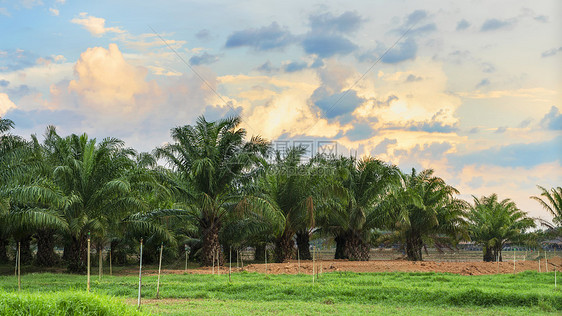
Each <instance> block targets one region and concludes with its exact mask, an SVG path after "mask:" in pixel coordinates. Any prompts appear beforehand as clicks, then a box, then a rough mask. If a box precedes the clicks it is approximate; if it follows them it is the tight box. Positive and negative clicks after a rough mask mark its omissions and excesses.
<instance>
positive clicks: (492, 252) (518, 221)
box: [467, 193, 535, 261]
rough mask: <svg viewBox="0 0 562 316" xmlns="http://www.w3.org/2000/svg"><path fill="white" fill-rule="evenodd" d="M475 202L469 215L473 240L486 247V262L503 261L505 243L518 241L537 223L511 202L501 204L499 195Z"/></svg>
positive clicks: (504, 201)
mask: <svg viewBox="0 0 562 316" xmlns="http://www.w3.org/2000/svg"><path fill="white" fill-rule="evenodd" d="M473 198H474V205H473V206H471V208H470V211H469V212H468V214H467V219H468V222H469V234H470V238H471V239H472V240H473V241H474V242H475V243H476V244H479V245H481V246H482V248H483V249H482V250H483V257H484V261H495V260H499V261H502V248H503V246H504V245H505V243H506V242H510V241H511V242H514V241H516V240H518V239H519V237H520V236H521V235H522V234H523V233H524V232H525V230H526V229H528V228H532V227H535V223H534V221H533V219H532V218H529V217H527V213H525V212H523V211H521V210H520V209H518V208H517V206H516V205H515V202H513V201H511V200H510V199H504V200H502V201H499V200H498V196H497V195H496V194H495V193H494V194H492V195H490V196H488V197H486V196H483V197H481V198H480V199H478V198H476V197H473Z"/></svg>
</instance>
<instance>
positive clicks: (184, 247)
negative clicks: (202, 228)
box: [183, 244, 187, 272]
mask: <svg viewBox="0 0 562 316" xmlns="http://www.w3.org/2000/svg"><path fill="white" fill-rule="evenodd" d="M183 249H184V250H185V272H187V244H184V245H183Z"/></svg>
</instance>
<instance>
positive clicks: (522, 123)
mask: <svg viewBox="0 0 562 316" xmlns="http://www.w3.org/2000/svg"><path fill="white" fill-rule="evenodd" d="M532 121H533V120H532V119H530V118H528V119H526V120H523V121H521V123H519V125H517V127H519V128H526V127H528V126H529V125H531V122H532Z"/></svg>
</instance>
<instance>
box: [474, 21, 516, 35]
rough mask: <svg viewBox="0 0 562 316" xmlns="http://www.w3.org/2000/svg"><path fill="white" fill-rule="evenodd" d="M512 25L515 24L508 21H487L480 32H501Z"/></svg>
mask: <svg viewBox="0 0 562 316" xmlns="http://www.w3.org/2000/svg"><path fill="white" fill-rule="evenodd" d="M511 24H513V22H512V21H506V20H503V21H502V20H498V19H488V20H486V21H484V23H483V24H482V26H481V27H480V31H481V32H488V31H495V30H499V29H502V28H505V27H508V26H510V25H511Z"/></svg>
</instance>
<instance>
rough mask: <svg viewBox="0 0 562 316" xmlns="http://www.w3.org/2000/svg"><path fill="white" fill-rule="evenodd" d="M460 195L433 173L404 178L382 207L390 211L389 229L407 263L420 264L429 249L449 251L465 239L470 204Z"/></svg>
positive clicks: (427, 170) (429, 170) (387, 220)
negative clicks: (446, 248)
mask: <svg viewBox="0 0 562 316" xmlns="http://www.w3.org/2000/svg"><path fill="white" fill-rule="evenodd" d="M458 193H459V192H458V191H457V190H456V189H455V188H453V187H452V186H450V185H447V184H446V183H445V181H443V179H441V178H439V177H435V176H433V170H431V169H426V170H424V171H422V172H421V173H419V174H418V173H416V170H415V169H412V173H411V174H402V180H401V183H400V185H399V186H397V187H395V188H394V189H393V192H392V194H390V195H389V196H387V198H386V200H385V202H384V203H382V204H381V207H382V208H385V209H386V210H387V211H388V213H387V216H388V217H387V218H386V223H387V227H388V228H391V229H394V230H396V231H397V233H398V235H399V238H400V240H401V241H402V243H403V245H404V247H405V251H406V256H407V258H408V260H411V261H421V260H422V249H423V248H424V247H425V248H426V247H427V245H434V246H436V247H437V248H438V249H441V248H443V247H449V246H450V245H454V244H456V243H457V242H458V241H459V240H460V239H461V238H462V237H463V236H465V235H466V223H465V221H464V219H463V215H464V211H465V209H466V208H467V203H466V202H465V201H463V200H460V199H457V198H455V197H454V196H455V195H456V194H458Z"/></svg>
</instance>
